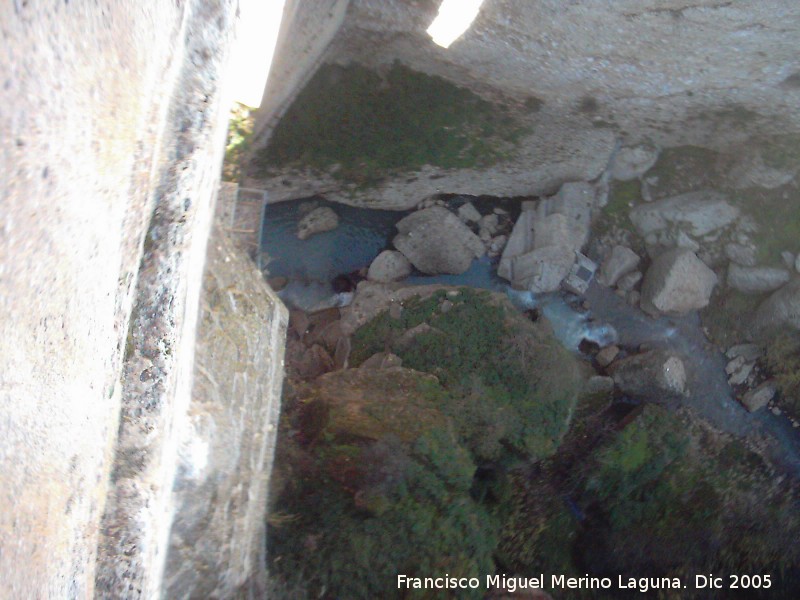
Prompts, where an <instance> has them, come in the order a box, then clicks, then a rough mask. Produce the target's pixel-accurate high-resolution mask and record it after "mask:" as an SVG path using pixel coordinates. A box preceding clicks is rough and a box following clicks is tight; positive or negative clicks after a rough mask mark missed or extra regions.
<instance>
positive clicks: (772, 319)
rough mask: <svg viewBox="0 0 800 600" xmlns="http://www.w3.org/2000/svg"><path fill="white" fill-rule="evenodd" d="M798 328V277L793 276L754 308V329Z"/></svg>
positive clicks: (799, 295)
mask: <svg viewBox="0 0 800 600" xmlns="http://www.w3.org/2000/svg"><path fill="white" fill-rule="evenodd" d="M786 326H789V327H793V328H794V329H800V278H797V277H796V278H795V279H793V280H792V281H790V282H789V283H787V284H786V285H784V286H783V287H782V288H780V289H779V290H777V291H775V292H773V293H772V295H771V296H770V297H769V298H767V299H766V300H764V302H762V303H761V305H760V306H759V307H758V309H757V310H756V317H755V322H754V329H755V330H756V331H757V332H758V331H765V330H767V329H770V328H782V327H786Z"/></svg>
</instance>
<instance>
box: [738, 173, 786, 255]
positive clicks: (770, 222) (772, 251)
mask: <svg viewBox="0 0 800 600" xmlns="http://www.w3.org/2000/svg"><path fill="white" fill-rule="evenodd" d="M796 193H797V191H796V190H795V189H793V188H792V187H790V186H783V187H780V188H776V189H773V190H768V189H764V188H750V189H747V190H743V191H741V192H738V193H737V194H736V195H735V196H734V201H735V202H736V203H737V205H738V206H739V207H740V208H741V209H742V211H743V212H744V213H745V214H748V215H750V216H751V217H752V218H753V220H754V221H755V222H756V224H757V225H758V230H757V231H756V233H755V234H753V241H754V242H755V244H756V247H757V248H758V262H759V264H765V265H772V266H784V265H783V260H782V259H781V252H783V251H786V250H788V251H789V252H793V253H797V252H800V203H798V202H797V201H796V198H795V197H794V196H795V194H796Z"/></svg>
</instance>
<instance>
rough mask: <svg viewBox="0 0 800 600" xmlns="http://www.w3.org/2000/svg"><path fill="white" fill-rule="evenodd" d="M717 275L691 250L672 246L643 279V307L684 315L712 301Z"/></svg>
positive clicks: (654, 263)
mask: <svg viewBox="0 0 800 600" xmlns="http://www.w3.org/2000/svg"><path fill="white" fill-rule="evenodd" d="M716 284H717V275H716V274H715V273H714V271H712V270H711V269H709V268H708V267H707V266H706V265H705V263H703V261H701V260H700V259H699V258H697V256H696V255H695V254H694V252H691V251H689V250H682V249H675V250H670V251H669V252H666V253H664V254H662V255H661V256H659V257H658V258H657V259H656V260H654V261H653V264H652V265H650V268H649V269H648V270H647V274H646V275H645V277H644V283H642V292H641V293H642V297H641V305H642V309H643V310H645V311H646V312H648V313H650V314H658V313H664V314H672V315H682V314H686V313H687V312H689V311H692V310H698V309H700V308H703V307H705V306H707V305H708V302H709V299H710V298H711V292H712V290H713V289H714V286H715V285H716Z"/></svg>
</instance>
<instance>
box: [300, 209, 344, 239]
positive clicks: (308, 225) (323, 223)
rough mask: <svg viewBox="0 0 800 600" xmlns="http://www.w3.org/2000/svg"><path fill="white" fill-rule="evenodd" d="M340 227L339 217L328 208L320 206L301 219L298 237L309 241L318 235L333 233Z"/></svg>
mask: <svg viewBox="0 0 800 600" xmlns="http://www.w3.org/2000/svg"><path fill="white" fill-rule="evenodd" d="M338 226H339V216H338V215H337V214H336V213H335V212H334V211H333V209H332V208H330V207H328V206H320V207H319V208H315V209H314V210H312V211H311V212H309V213H308V214H307V215H306V216H304V217H303V218H302V219H300V222H299V223H298V224H297V237H298V238H299V239H301V240H305V239H308V238H309V237H311V236H312V235H315V234H317V233H323V232H325V231H331V230H333V229H336V228H337V227H338Z"/></svg>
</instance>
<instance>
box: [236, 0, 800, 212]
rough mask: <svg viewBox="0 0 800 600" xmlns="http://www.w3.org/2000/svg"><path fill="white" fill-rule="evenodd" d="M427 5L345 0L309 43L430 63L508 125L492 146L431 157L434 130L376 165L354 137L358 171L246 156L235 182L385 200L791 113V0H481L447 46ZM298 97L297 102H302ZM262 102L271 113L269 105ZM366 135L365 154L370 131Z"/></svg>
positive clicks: (691, 138)
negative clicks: (326, 38) (433, 30)
mask: <svg viewBox="0 0 800 600" xmlns="http://www.w3.org/2000/svg"><path fill="white" fill-rule="evenodd" d="M437 6H438V3H437V2H429V1H416V2H402V1H400V0H394V1H389V2H375V1H372V0H353V1H352V2H351V3H350V6H349V8H348V12H347V15H346V17H345V19H344V22H343V25H342V27H341V30H340V31H339V33H338V35H337V36H336V37H335V38H334V39H333V42H332V45H331V47H330V49H329V50H328V51H327V53H326V55H325V58H326V60H327V61H328V62H333V63H337V64H341V65H348V64H353V63H358V64H361V65H364V66H366V67H368V68H369V69H371V70H373V71H374V72H376V73H378V74H380V76H381V77H383V78H384V81H383V83H380V84H379V85H377V86H376V87H378V89H379V90H380V89H385V88H386V87H391V80H392V75H391V73H392V70H393V67H392V65H393V64H395V63H396V62H399V63H402V64H403V65H405V66H406V67H409V68H410V69H412V70H413V71H415V72H420V73H425V74H427V75H431V76H436V77H441V78H443V79H444V80H446V81H448V82H450V83H451V84H454V85H455V86H457V87H460V88H463V89H466V90H469V91H470V92H471V93H474V94H476V95H477V96H479V97H481V98H484V99H485V100H487V101H490V102H491V103H493V105H494V107H495V108H494V109H493V110H494V111H495V112H497V113H498V114H499V113H503V114H506V115H507V117H508V119H509V122H512V123H513V127H514V128H516V131H517V135H515V136H514V139H513V143H511V144H510V145H509V144H508V143H506V144H504V145H503V144H501V145H500V147H499V148H493V149H488V148H485V149H484V150H482V151H481V154H482V156H483V157H484V159H485V158H486V157H488V156H490V155H491V156H493V158H491V160H489V161H488V162H489V163H490V164H485V163H486V162H487V161H485V160H484V162H483V164H481V163H480V162H475V161H472V162H470V161H467V164H461V163H463V161H461V162H459V161H448V160H446V159H445V160H443V157H442V152H444V153H445V154H446V153H447V152H448V151H449V149H451V145H450V143H449V142H448V141H446V140H439V141H438V142H433V145H434V146H436V147H437V148H438V150H439V151H437V152H434V153H433V154H434V155H433V156H425V157H419V156H418V155H417V153H416V152H408V153H406V162H405V163H404V162H403V161H402V160H400V161H394V162H393V163H392V164H391V165H390V166H391V168H387V169H385V172H383V173H382V176H381V177H379V178H375V177H370V176H369V174H368V171H369V168H368V166H369V165H370V164H371V163H372V162H374V156H373V153H372V152H366V151H365V152H360V154H359V158H358V160H356V161H355V163H354V164H355V165H359V164H361V165H362V166H363V167H364V168H363V169H362V171H361V172H360V173H350V172H347V171H348V165H344V164H339V163H337V162H336V160H333V159H332V160H331V161H329V164H322V165H320V164H313V162H312V163H309V162H308V161H306V162H305V163H303V162H302V161H301V162H300V163H295V164H289V163H288V162H286V161H284V162H281V161H278V162H274V161H273V162H272V163H270V164H271V165H272V166H273V167H277V168H275V169H272V170H270V169H258V168H256V169H251V171H250V173H249V178H250V179H249V180H250V182H251V184H252V185H255V186H257V187H263V188H266V189H267V190H268V191H269V192H270V197H271V199H272V201H281V200H288V199H292V198H297V197H303V196H308V195H313V194H324V195H326V196H327V197H328V198H329V199H331V200H335V201H339V202H344V203H349V204H354V205H368V206H374V207H386V208H407V207H410V206H413V205H414V204H415V203H416V202H418V201H419V200H420V199H422V198H424V197H425V196H428V195H431V194H438V193H471V194H476V195H480V194H491V195H498V196H517V195H540V194H548V193H553V192H555V191H556V190H557V189H558V187H559V186H560V185H561V184H563V183H565V182H567V181H576V180H591V179H594V178H595V177H597V176H598V175H599V174H600V173H601V172H602V171H603V169H604V168H605V166H606V165H607V164H608V163H609V161H610V160H611V158H612V156H613V153H614V150H615V140H616V141H620V142H622V143H624V144H628V145H631V144H636V143H639V142H641V141H647V142H648V143H650V144H655V145H657V146H660V147H669V146H677V145H682V144H693V145H699V146H704V147H713V148H716V149H720V150H725V149H730V148H731V147H732V145H735V144H740V143H742V142H744V141H746V140H748V139H749V138H750V137H751V136H753V135H756V134H758V135H765V134H776V133H785V132H787V131H797V130H798V129H800V111H799V110H798V108H797V107H798V106H800V103H799V102H798V101H799V100H800V83H798V82H800V63H798V61H797V59H796V56H795V54H794V48H795V47H797V44H798V42H800V33H798V32H800V8H799V7H797V6H795V5H793V4H792V3H787V2H784V1H780V0H774V1H770V2H755V1H750V0H747V1H743V2H736V3H730V2H718V1H715V0H705V1H696V2H688V1H686V0H671V1H668V2H655V1H653V0H649V1H646V2H634V1H630V0H624V1H621V2H584V1H576V2H571V3H569V4H567V5H565V4H564V3H563V2H559V1H557V0H546V1H543V2H536V3H532V2H526V1H524V0H487V1H486V2H485V3H484V5H483V7H482V9H481V11H480V13H479V15H478V17H477V19H476V21H475V22H474V23H473V25H472V26H471V28H470V29H468V31H467V32H466V33H465V34H464V35H463V36H462V37H461V38H460V39H458V40H457V41H456V42H455V43H454V44H453V45H451V46H450V47H449V48H447V49H444V48H441V47H439V46H437V45H435V44H434V43H433V42H432V41H431V39H430V38H429V36H428V35H427V34H426V32H425V29H426V28H427V27H428V25H430V23H431V22H432V20H433V18H434V17H435V15H436V9H437ZM298 33H299V35H302V34H303V31H302V30H298ZM303 56H305V55H304V54H301V55H298V59H300V58H303ZM318 83H319V82H315V81H314V80H312V82H311V87H312V90H311V91H309V94H310V95H312V96H316V97H324V96H326V95H327V94H328V92H325V91H324V89H322V88H319V87H316V88H315V87H314V86H315V85H317V84H318ZM338 85H339V88H340V89H341V88H342V87H343V86H346V85H347V84H346V82H345V81H339V82H338ZM377 93H380V92H377ZM351 96H354V94H351ZM395 96H397V94H395ZM443 97H444V96H443V95H442V94H441V93H437V94H434V95H432V96H431V98H432V99H431V101H429V102H425V101H421V102H417V103H415V104H412V106H411V108H410V109H409V110H408V111H407V112H414V111H415V110H416V111H419V113H420V114H419V117H418V118H417V120H418V121H422V122H426V121H427V122H428V124H429V126H430V127H431V128H435V127H437V126H438V123H436V122H435V121H436V120H435V119H431V118H430V115H431V114H432V113H431V111H432V110H433V109H432V107H433V106H435V104H436V101H435V99H436V98H439V99H440V101H443V102H444V103H445V104H448V103H449V102H450V100H441V99H442V98H443ZM300 99H302V95H301V97H300ZM299 101H300V100H298V102H299ZM339 106H340V107H341V105H339ZM311 110H312V109H311V108H309V107H308V106H307V105H303V106H302V112H304V113H308V112H309V111H311ZM270 111H271V112H270ZM267 112H270V114H272V115H273V116H275V111H274V110H273V109H272V108H270V109H269V110H268V111H267ZM265 114H266V113H265ZM265 114H264V115H262V116H261V117H259V121H260V122H262V121H264V120H265V118H266V116H265ZM325 118H328V119H339V120H340V121H342V122H343V123H347V124H348V127H349V128H350V130H351V138H355V139H357V138H359V137H360V136H361V133H360V132H359V130H360V129H361V128H362V127H363V123H364V122H367V121H369V122H374V121H375V120H376V118H375V115H374V114H369V113H362V114H361V115H360V116H359V114H358V113H356V114H349V115H343V114H341V113H337V114H330V115H328V116H327V117H325ZM290 120H292V121H296V120H297V119H296V117H295V116H291V119H290ZM378 120H380V119H378ZM467 121H468V122H471V123H474V121H473V120H472V119H468V120H467ZM279 127H281V125H279ZM445 128H446V129H448V130H450V131H453V130H455V131H456V132H457V135H456V137H458V135H460V134H463V135H462V137H465V138H468V139H469V140H470V148H474V147H476V146H478V145H480V144H481V143H484V142H486V141H487V139H488V138H490V137H491V135H490V134H486V130H485V128H484V129H482V130H481V131H482V132H481V133H479V134H478V135H477V138H476V136H475V135H474V134H475V132H474V131H471V130H470V127H469V126H468V125H467V124H466V123H464V124H452V123H448V124H445ZM391 129H393V130H394V131H397V128H396V127H395V126H394V125H392V127H391ZM312 130H313V131H316V132H317V133H316V134H311V135H309V132H306V131H301V130H296V131H294V132H293V133H291V134H290V135H289V137H293V138H294V139H296V140H297V143H298V144H306V143H308V141H309V139H311V140H315V138H317V137H319V136H325V135H326V133H325V132H322V131H321V130H320V128H316V127H314V128H312ZM261 131H263V128H262V130H261ZM409 135H410V137H411V138H416V139H415V140H414V139H412V140H411V141H417V142H418V146H417V147H420V146H430V145H431V143H432V142H431V141H430V140H429V139H421V138H423V137H425V136H424V135H420V133H419V132H418V131H415V132H412V133H410V134H409ZM395 137H396V138H397V139H395V140H388V139H387V140H385V141H384V142H382V143H381V144H380V146H383V145H384V144H385V145H391V144H393V143H396V144H398V147H402V145H403V135H402V133H401V134H397V135H396V136H395ZM265 139H266V138H265V136H263V135H262V137H261V138H260V139H259V143H262V142H263V141H264V140H265ZM301 140H303V141H302V142H301ZM406 141H408V140H406ZM506 142H508V140H507V139H506ZM313 144H314V142H312V146H313ZM372 148H373V150H374V151H376V152H377V154H378V155H380V150H381V148H379V147H378V145H375V144H373V145H372ZM498 149H499V150H500V151H498V152H494V153H493V152H492V150H498ZM306 153H313V150H308V149H306ZM459 158H464V154H463V152H462V153H461V154H459ZM267 162H269V161H267ZM298 167H299V168H298ZM308 167H311V168H308ZM376 179H377V180H376Z"/></svg>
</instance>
